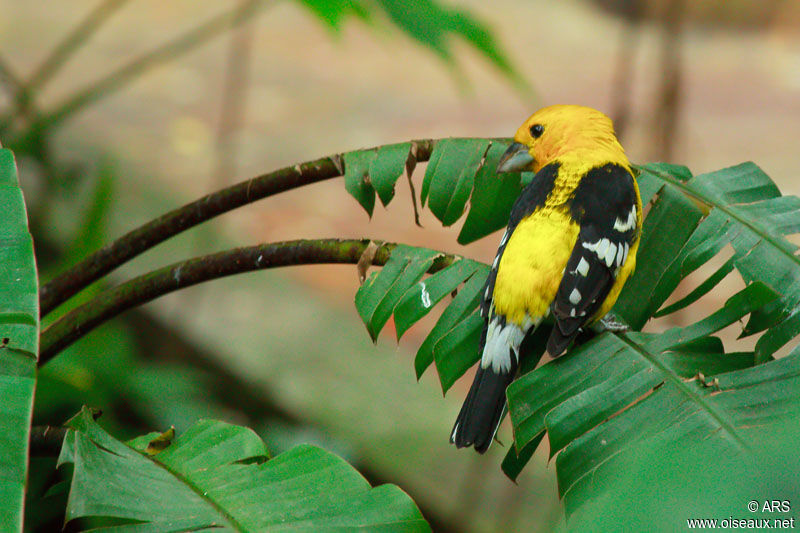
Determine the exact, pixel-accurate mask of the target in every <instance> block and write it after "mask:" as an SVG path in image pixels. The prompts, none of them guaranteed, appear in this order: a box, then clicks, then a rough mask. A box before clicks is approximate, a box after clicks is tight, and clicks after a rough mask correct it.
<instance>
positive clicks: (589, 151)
mask: <svg viewBox="0 0 800 533" xmlns="http://www.w3.org/2000/svg"><path fill="white" fill-rule="evenodd" d="M566 155H574V156H575V157H579V158H581V159H582V160H584V161H586V162H590V161H594V160H597V161H598V162H610V163H619V164H622V165H623V166H625V167H628V165H629V163H628V159H627V157H625V151H624V150H623V149H622V146H621V145H620V144H619V141H617V136H616V134H615V133H614V125H613V124H612V122H611V119H610V118H608V117H607V116H606V115H604V114H603V113H601V112H600V111H597V110H596V109H592V108H591V107H584V106H578V105H553V106H549V107H545V108H542V109H540V110H539V111H537V112H536V113H534V114H533V115H531V117H530V118H529V119H528V120H526V121H525V122H524V123H523V124H522V126H520V127H519V129H518V130H517V133H516V134H515V135H514V143H513V144H512V145H511V146H510V147H509V149H508V150H507V151H506V153H505V154H504V155H503V157H502V158H501V159H500V164H499V165H498V166H497V171H498V172H519V171H523V170H531V171H533V172H538V171H539V169H540V168H542V167H543V166H545V165H547V164H548V163H551V162H553V161H555V160H558V159H561V158H563V157H564V156H566Z"/></svg>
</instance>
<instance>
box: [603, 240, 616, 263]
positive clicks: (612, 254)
mask: <svg viewBox="0 0 800 533" xmlns="http://www.w3.org/2000/svg"><path fill="white" fill-rule="evenodd" d="M616 257H617V245H616V244H614V243H613V242H610V241H609V243H608V250H607V251H606V259H605V261H606V266H607V267H608V268H611V265H613V264H614V259H615V258H616Z"/></svg>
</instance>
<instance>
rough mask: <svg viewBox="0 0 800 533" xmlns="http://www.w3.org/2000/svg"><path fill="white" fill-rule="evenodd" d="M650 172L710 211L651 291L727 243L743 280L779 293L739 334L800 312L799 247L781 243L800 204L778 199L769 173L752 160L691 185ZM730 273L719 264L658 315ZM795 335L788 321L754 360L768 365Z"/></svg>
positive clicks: (799, 224)
mask: <svg viewBox="0 0 800 533" xmlns="http://www.w3.org/2000/svg"><path fill="white" fill-rule="evenodd" d="M645 171H647V170H645ZM649 172H652V175H653V176H654V177H655V178H656V179H658V180H660V181H662V182H663V183H666V184H669V186H672V187H675V188H676V189H677V190H680V191H681V192H683V193H684V194H687V195H689V196H691V197H693V198H695V199H696V200H698V201H700V202H703V203H704V204H706V205H708V206H710V207H711V210H710V213H709V214H708V216H707V217H706V218H705V219H704V220H703V221H702V222H701V224H699V225H698V227H697V229H696V230H695V231H694V233H693V234H692V236H691V237H690V238H689V239H688V240H686V242H685V246H683V247H682V249H681V250H680V252H679V253H676V254H674V259H673V261H672V264H671V265H670V266H669V267H668V268H667V269H665V271H664V274H663V276H662V277H660V278H659V280H658V284H657V286H656V289H655V291H654V292H658V293H659V294H662V293H664V292H666V291H670V290H671V289H670V288H671V287H673V288H674V286H676V285H677V283H678V282H679V281H680V279H681V278H682V277H685V276H686V275H688V273H690V272H692V271H694V270H696V269H697V268H699V267H700V266H702V265H703V264H705V263H706V262H707V261H709V260H710V259H711V258H712V257H714V256H715V255H716V254H718V253H719V252H720V251H721V250H722V249H723V248H724V247H726V246H728V245H730V246H732V247H733V249H734V256H733V258H732V261H733V265H734V267H735V268H736V270H737V271H738V272H739V273H740V274H741V276H742V278H743V279H744V281H745V282H746V283H752V282H756V281H760V282H762V283H765V284H766V285H768V286H769V287H771V288H772V289H773V290H774V291H776V292H777V293H778V294H779V295H780V298H779V300H778V301H776V302H774V303H773V304H771V305H769V306H765V307H763V308H762V309H760V310H758V311H756V312H753V313H752V314H751V315H750V320H749V321H748V323H747V325H746V326H745V329H744V334H746V335H750V334H753V333H757V332H759V331H763V330H765V329H767V328H770V327H775V326H778V325H779V324H781V323H782V322H783V321H788V320H790V318H791V317H793V316H794V315H795V314H796V313H797V312H798V311H800V282H798V281H797V280H798V277H797V275H796V272H797V271H798V269H800V258H798V256H797V255H796V252H797V247H796V246H795V245H793V244H792V243H790V242H789V241H788V240H786V238H785V236H786V235H790V234H795V233H798V232H800V199H798V198H796V197H794V196H780V191H779V190H778V188H777V186H775V184H774V183H773V182H772V180H771V179H770V178H769V176H767V175H766V174H765V173H764V172H763V171H762V170H761V169H760V168H758V167H757V166H756V165H754V164H753V163H743V164H741V165H737V166H734V167H730V168H726V169H722V170H719V171H716V172H711V173H708V174H701V175H698V176H695V177H693V178H691V179H688V180H687V179H685V177H680V178H676V177H674V176H672V175H670V174H667V173H664V172H661V171H659V170H658V169H651V170H650V171H649ZM648 218H649V217H648ZM728 268H729V266H728V265H723V267H722V268H720V269H718V270H717V271H716V272H715V274H714V275H712V276H711V277H710V278H708V279H707V280H705V281H704V282H703V283H702V284H701V285H700V286H699V287H698V288H697V289H696V290H695V291H693V292H692V293H691V294H690V296H689V297H687V298H686V299H685V300H684V301H681V302H679V304H680V305H677V304H675V305H673V306H670V307H669V308H667V309H664V310H662V312H661V314H666V313H667V311H668V310H677V309H679V308H680V307H681V306H683V305H684V304H687V303H690V302H691V301H694V299H696V298H699V297H700V296H701V295H702V294H704V293H705V292H707V291H708V290H710V289H711V288H713V287H714V286H715V285H716V284H717V283H718V282H719V281H720V280H721V279H722V278H723V277H724V274H725V273H726V272H727V271H728ZM796 335H797V328H796V327H795V326H794V325H793V323H792V322H789V323H787V324H786V325H785V326H783V327H782V328H781V329H779V330H777V331H776V332H774V333H772V334H770V336H769V338H768V340H766V341H763V342H762V344H761V349H760V350H759V356H758V359H759V360H765V359H766V358H768V357H769V356H770V355H771V354H772V353H774V351H775V350H777V349H778V348H780V347H781V346H783V345H785V344H786V343H788V342H789V341H790V340H791V339H792V338H794V337H795V336H796Z"/></svg>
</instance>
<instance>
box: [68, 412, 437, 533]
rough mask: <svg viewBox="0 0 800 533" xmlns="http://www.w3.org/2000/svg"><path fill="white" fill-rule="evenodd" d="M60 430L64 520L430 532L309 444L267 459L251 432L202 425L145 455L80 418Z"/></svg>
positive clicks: (411, 512)
mask: <svg viewBox="0 0 800 533" xmlns="http://www.w3.org/2000/svg"><path fill="white" fill-rule="evenodd" d="M68 425H69V427H70V428H71V430H70V431H69V432H68V439H67V443H65V447H64V452H63V453H62V457H61V459H60V464H64V463H67V462H69V463H72V464H73V465H74V472H73V475H72V481H71V486H70V494H69V502H68V505H67V515H66V519H67V520H68V521H71V520H74V519H77V518H83V517H100V518H109V519H114V520H115V521H116V523H120V522H121V523H122V524H137V525H136V527H137V530H142V531H165V530H167V529H169V530H182V531H185V530H199V529H206V528H213V527H223V528H226V529H230V530H234V531H266V530H273V529H277V528H280V529H291V530H293V531H329V530H344V529H356V528H371V529H381V528H387V529H397V530H407V531H429V530H430V528H429V526H428V525H427V523H426V522H425V521H424V519H423V518H422V515H421V514H420V512H419V510H418V509H417V507H416V505H414V503H413V502H412V501H411V499H410V498H409V497H408V496H407V495H406V494H405V493H403V492H402V491H401V490H400V489H398V488H397V487H395V486H391V485H383V486H380V487H376V488H372V487H370V485H369V483H367V481H366V480H365V479H364V478H363V477H362V476H361V475H360V474H359V473H358V472H356V471H355V470H354V469H353V468H352V467H351V466H350V465H348V464H347V463H345V462H344V461H343V460H342V459H340V458H338V457H336V456H334V455H332V454H330V453H328V452H325V451H324V450H321V449H319V448H316V447H313V446H307V445H306V446H299V447H297V448H294V449H292V450H290V451H288V452H286V453H283V454H281V455H279V456H277V457H275V458H274V459H270V460H267V450H266V447H265V445H264V443H263V441H261V439H260V438H258V436H257V435H256V434H255V433H253V432H252V430H249V429H247V428H242V427H238V426H232V425H230V424H225V423H223V422H217V421H211V420H205V421H200V422H198V423H197V424H195V425H194V426H192V427H191V428H189V429H188V430H187V431H186V432H185V433H184V434H182V435H180V436H179V437H178V438H177V439H175V441H174V442H172V444H170V445H169V446H167V447H166V448H164V449H163V450H162V451H160V452H158V453H156V454H155V455H152V456H150V455H146V454H144V453H142V452H140V451H138V450H136V449H134V448H131V447H129V446H127V445H125V444H123V443H122V442H120V441H118V440H116V439H114V438H113V437H111V436H110V435H109V434H108V433H106V432H105V431H104V430H103V429H102V428H100V426H98V425H97V424H96V423H95V422H94V420H93V419H92V417H91V415H90V414H89V412H88V411H86V410H84V411H83V412H81V413H80V414H79V415H78V416H76V417H75V418H73V419H72V420H71V421H70V422H69V424H68ZM166 495H168V497H165V496H166ZM101 529H103V528H101ZM109 529H111V528H109Z"/></svg>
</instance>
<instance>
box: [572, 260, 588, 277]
mask: <svg viewBox="0 0 800 533" xmlns="http://www.w3.org/2000/svg"><path fill="white" fill-rule="evenodd" d="M575 272H577V273H578V274H580V275H581V276H583V277H584V278H585V277H586V276H587V275H588V274H589V261H587V260H586V259H584V258H583V257H581V260H580V262H579V263H578V266H577V268H575Z"/></svg>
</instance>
